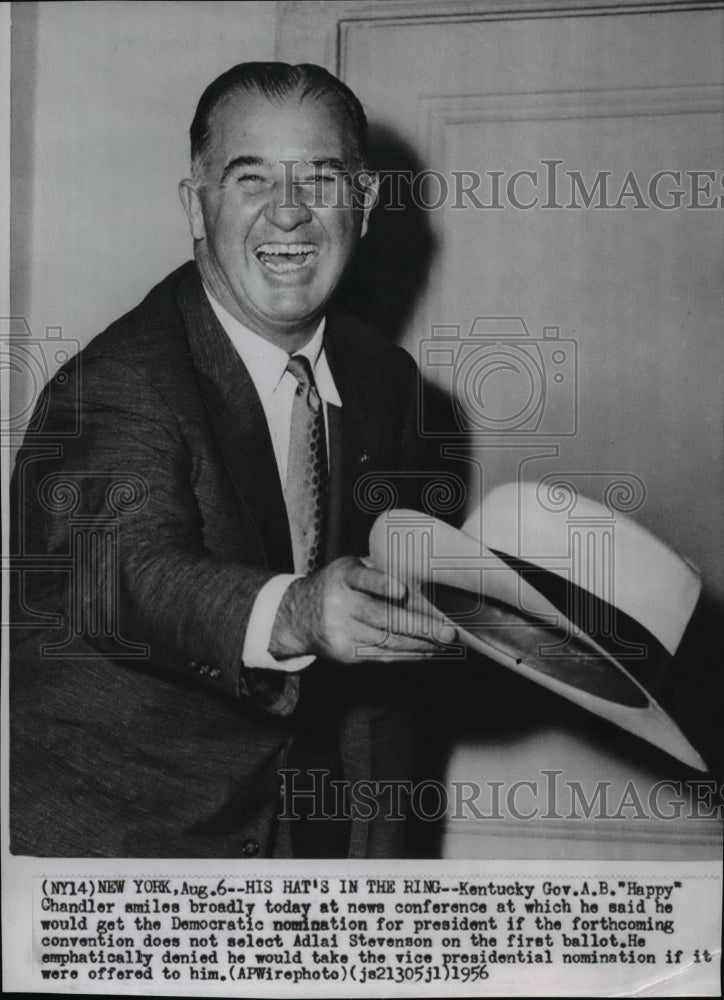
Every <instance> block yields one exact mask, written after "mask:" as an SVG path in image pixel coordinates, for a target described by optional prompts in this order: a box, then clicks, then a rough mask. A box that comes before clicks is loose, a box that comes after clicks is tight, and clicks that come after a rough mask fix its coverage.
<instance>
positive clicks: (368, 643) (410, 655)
mask: <svg viewBox="0 0 724 1000" xmlns="http://www.w3.org/2000/svg"><path fill="white" fill-rule="evenodd" d="M440 653H441V647H440V645H439V644H438V643H436V642H433V641H431V640H427V639H424V638H416V637H413V636H408V635H396V634H395V633H393V632H386V631H381V630H379V629H375V628H372V627H371V626H365V625H358V642H357V645H356V646H355V649H354V655H353V657H351V658H350V660H349V662H354V661H355V660H375V661H378V662H382V663H392V662H395V661H398V660H421V659H430V658H432V657H434V656H439V655H440Z"/></svg>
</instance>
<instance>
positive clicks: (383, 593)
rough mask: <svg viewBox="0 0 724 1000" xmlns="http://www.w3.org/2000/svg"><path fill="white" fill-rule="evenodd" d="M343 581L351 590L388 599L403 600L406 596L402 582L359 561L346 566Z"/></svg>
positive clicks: (405, 588) (405, 589)
mask: <svg viewBox="0 0 724 1000" xmlns="http://www.w3.org/2000/svg"><path fill="white" fill-rule="evenodd" d="M345 583H346V584H347V586H349V587H352V588H353V590H359V591H361V592H362V593H363V594H370V595H371V596H372V597H381V598H384V599H385V600H388V601H404V600H405V598H406V597H407V587H406V586H405V584H404V583H402V582H401V581H400V580H396V579H395V578H394V577H392V576H389V575H388V574H387V573H383V572H381V571H380V570H378V569H372V567H370V566H366V565H365V564H363V563H361V562H360V563H359V564H357V565H351V566H349V567H348V569H347V572H346V574H345Z"/></svg>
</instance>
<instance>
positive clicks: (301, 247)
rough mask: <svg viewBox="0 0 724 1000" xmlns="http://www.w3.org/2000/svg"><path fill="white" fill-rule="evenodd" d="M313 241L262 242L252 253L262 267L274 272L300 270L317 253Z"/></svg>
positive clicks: (310, 261) (307, 265) (312, 260)
mask: <svg viewBox="0 0 724 1000" xmlns="http://www.w3.org/2000/svg"><path fill="white" fill-rule="evenodd" d="M318 252H319V251H318V250H317V247H316V246H315V245H314V243H262V244H261V246H258V247H257V248H256V250H255V251H254V255H255V257H256V259H257V260H258V261H260V263H262V264H263V265H264V267H267V268H269V270H270V271H274V272H275V273H276V274H285V273H287V272H289V271H300V270H301V269H302V268H304V267H309V265H310V264H311V263H313V262H314V261H315V260H316V258H317V255H318Z"/></svg>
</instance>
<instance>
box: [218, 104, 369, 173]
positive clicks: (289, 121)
mask: <svg viewBox="0 0 724 1000" xmlns="http://www.w3.org/2000/svg"><path fill="white" fill-rule="evenodd" d="M349 146H350V142H349V135H348V130H347V128H346V127H345V123H344V119H343V117H342V115H341V114H340V112H339V111H338V110H337V109H336V108H335V107H334V106H333V105H332V104H331V103H330V102H329V101H326V100H322V99H321V98H317V97H299V96H298V95H296V94H292V95H290V96H289V97H284V98H279V99H274V100H270V99H269V98H267V97H264V96H263V95H261V94H255V93H248V92H245V91H243V92H240V93H237V94H233V95H231V96H230V97H228V98H226V100H225V101H223V102H222V103H221V104H220V105H219V106H218V107H217V108H216V109H215V111H214V113H213V115H212V118H211V128H210V133H209V141H208V146H207V149H208V154H209V156H210V159H211V161H212V162H213V163H214V164H215V165H218V166H222V167H223V163H224V162H226V161H227V160H228V159H230V158H232V157H234V156H258V157H260V158H262V159H264V160H269V161H270V162H277V161H279V160H287V159H314V158H317V157H325V156H326V157H336V158H337V159H346V158H347V151H348V149H349Z"/></svg>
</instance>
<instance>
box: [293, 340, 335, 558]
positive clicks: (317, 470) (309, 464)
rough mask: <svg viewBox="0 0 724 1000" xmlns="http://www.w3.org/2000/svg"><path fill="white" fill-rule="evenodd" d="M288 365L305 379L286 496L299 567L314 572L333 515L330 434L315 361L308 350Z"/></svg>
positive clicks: (299, 398)
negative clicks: (329, 503)
mask: <svg viewBox="0 0 724 1000" xmlns="http://www.w3.org/2000/svg"><path fill="white" fill-rule="evenodd" d="M287 371H288V372H291V374H292V375H293V376H294V378H295V379H296V380H297V382H298V383H299V384H298V385H297V392H296V395H295V397H294V403H293V406H292V425H291V433H290V436H289V459H288V461H287V489H286V500H287V510H288V513H289V527H290V530H291V536H292V550H293V553H294V569H295V572H297V573H305V574H306V573H313V572H314V570H316V569H319V568H320V567H321V566H322V564H323V562H324V549H325V528H326V521H327V481H328V469H327V435H326V431H325V427H324V407H323V406H322V400H321V399H320V398H319V393H318V392H317V387H316V385H315V384H314V375H313V374H312V366H311V365H310V363H309V361H308V359H307V358H305V357H304V356H303V355H300V354H295V355H293V356H292V357H290V358H289V364H288V365H287Z"/></svg>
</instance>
